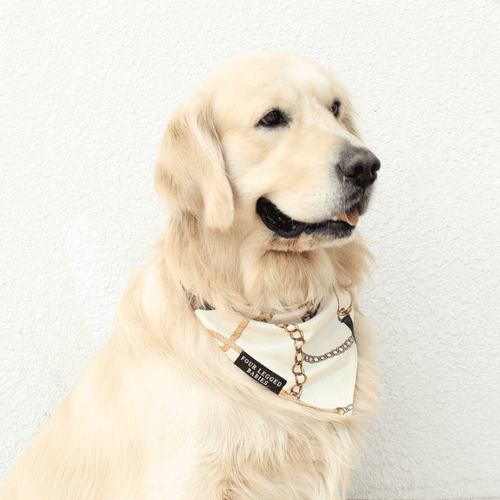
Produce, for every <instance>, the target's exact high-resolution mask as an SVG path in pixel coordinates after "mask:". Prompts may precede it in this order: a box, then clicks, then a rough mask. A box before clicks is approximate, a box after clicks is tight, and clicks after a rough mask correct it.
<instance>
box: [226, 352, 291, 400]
mask: <svg viewBox="0 0 500 500" xmlns="http://www.w3.org/2000/svg"><path fill="white" fill-rule="evenodd" d="M234 364H235V365H236V366H237V367H238V368H241V369H242V370H243V371H244V372H245V373H246V374H247V375H249V376H250V377H252V378H253V379H254V380H256V381H257V382H259V384H262V385H263V386H264V387H267V388H268V389H269V390H270V391H273V392H274V393H275V394H279V393H280V391H281V389H284V387H285V384H286V380H285V379H284V378H283V377H280V376H279V375H277V374H276V373H274V372H273V371H271V370H270V369H269V368H266V367H265V366H264V365H263V364H261V363H259V362H258V361H257V360H256V359H254V358H252V356H250V355H248V354H247V353H246V352H245V351H243V352H242V353H241V354H240V355H239V357H238V359H237V360H236V361H235V362H234Z"/></svg>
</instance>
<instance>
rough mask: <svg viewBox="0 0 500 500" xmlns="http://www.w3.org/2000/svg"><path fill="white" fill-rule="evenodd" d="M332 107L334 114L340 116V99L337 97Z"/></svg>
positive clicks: (336, 116)
mask: <svg viewBox="0 0 500 500" xmlns="http://www.w3.org/2000/svg"><path fill="white" fill-rule="evenodd" d="M330 109H331V110H332V113H333V116H335V118H338V117H339V113H340V101H339V100H338V99H335V101H333V104H332V107H331V108H330Z"/></svg>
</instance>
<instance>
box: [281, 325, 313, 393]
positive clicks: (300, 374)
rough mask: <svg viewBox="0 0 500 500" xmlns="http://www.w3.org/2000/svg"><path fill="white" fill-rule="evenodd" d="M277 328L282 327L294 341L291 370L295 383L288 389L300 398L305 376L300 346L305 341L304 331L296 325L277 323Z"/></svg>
mask: <svg viewBox="0 0 500 500" xmlns="http://www.w3.org/2000/svg"><path fill="white" fill-rule="evenodd" d="M277 326H278V327H279V328H283V330H285V332H287V333H288V334H289V335H290V338H291V339H292V340H293V342H294V346H295V364H294V365H293V368H292V372H293V374H294V376H295V385H294V386H293V387H292V388H291V389H290V394H291V395H292V396H294V397H296V398H297V399H300V395H301V394H302V386H303V385H304V384H305V383H306V380H307V376H306V374H305V373H304V367H303V366H302V363H303V362H304V353H303V352H302V347H303V346H304V344H305V343H306V339H305V338H304V332H303V331H302V330H301V329H300V328H299V327H298V326H297V325H277Z"/></svg>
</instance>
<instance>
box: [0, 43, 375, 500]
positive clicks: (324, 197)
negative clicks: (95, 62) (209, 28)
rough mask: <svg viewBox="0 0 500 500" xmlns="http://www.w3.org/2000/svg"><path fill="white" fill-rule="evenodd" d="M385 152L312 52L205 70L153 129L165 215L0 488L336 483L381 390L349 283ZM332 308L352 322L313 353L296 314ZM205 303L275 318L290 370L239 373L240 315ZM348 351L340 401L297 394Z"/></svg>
mask: <svg viewBox="0 0 500 500" xmlns="http://www.w3.org/2000/svg"><path fill="white" fill-rule="evenodd" d="M379 167H380V162H379V160H378V159H377V158H376V157H375V155H374V154H373V153H371V152H370V151H369V150H368V149H367V148H366V147H365V145H364V143H363V140H362V138H361V136H360V133H359V131H358V129H357V128H356V125H355V112H354V110H353V106H352V104H351V100H350V97H349V95H348V93H347V92H346V90H345V89H344V87H343V86H342V85H341V84H340V83H339V82H338V81H337V80H336V78H334V76H333V75H332V74H331V73H330V72H328V71H326V70H325V69H322V68H321V67H319V66H317V65H316V64H314V63H312V62H310V61H308V60H307V59H305V58H303V57H300V56H297V55H294V54H291V53H288V52H283V51H271V52H263V53H255V54H249V55H245V56H241V57H237V58H235V59H233V60H230V61H228V62H227V63H225V64H223V65H222V66H221V67H219V68H218V69H216V70H215V71H214V72H213V73H211V74H210V75H209V76H207V77H206V78H205V79H203V80H202V81H201V82H200V83H199V84H198V85H197V86H196V88H195V89H194V90H193V91H192V92H191V93H190V94H189V95H188V97H187V98H186V99H185V101H184V102H183V103H182V104H181V105H180V106H179V107H178V108H177V109H176V110H175V112H174V114H173V116H172V118H171V120H170V122H169V124H168V126H167V129H166V132H165V135H164V138H163V141H162V146H161V152H160V156H159V160H158V163H157V165H156V168H155V172H154V180H155V185H156V189H157V191H158V193H159V194H160V195H161V196H162V197H164V198H165V200H166V202H167V204H168V208H169V212H170V222H169V226H168V229H167V231H166V233H165V235H164V237H163V238H162V239H161V241H160V243H159V245H158V247H157V251H156V255H155V256H154V258H153V259H152V261H151V262H150V263H149V264H148V265H147V266H146V267H145V269H143V270H142V271H141V272H140V273H139V275H138V276H137V277H136V278H135V279H134V280H133V281H132V283H131V284H130V286H129V287H128V289H127V291H126V292H125V295H124V297H123V299H122V301H121V304H120V308H119V313H118V319H117V324H116V327H115V330H114V332H113V334H112V336H111V337H110V339H109V342H108V343H107V345H106V346H105V348H104V350H103V351H102V352H101V353H100V354H99V356H98V357H97V359H96V360H95V361H94V362H93V364H92V365H91V366H90V367H89V368H88V370H87V371H86V372H85V374H84V375H83V376H82V377H81V379H80V380H79V382H78V384H77V385H76V387H75V388H74V389H73V391H72V392H71V393H70V394H69V395H68V396H67V397H66V399H65V400H64V402H63V403H62V404H61V406H60V407H59V408H58V409H57V411H56V412H55V414H54V415H53V416H52V418H51V419H50V420H49V421H48V422H47V423H46V424H45V425H44V427H43V428H42V430H41V431H40V433H39V434H38V436H37V437H36V439H35V440H34V442H33V443H32V445H31V446H30V447H29V448H28V450H27V451H26V452H25V453H24V455H23V456H22V457H21V459H20V460H19V461H18V463H17V464H15V466H14V468H13V470H12V471H11V473H10V475H9V476H8V478H7V481H6V483H5V484H4V486H3V489H2V490H1V493H0V499H1V500H63V499H64V500H66V499H67V500H84V499H85V500H97V499H99V500H112V499H113V500H118V499H119V500H160V499H161V500H167V499H168V500H177V499H179V500H180V499H183V500H184V499H189V500H195V499H200V500H244V499H245V500H250V499H251V500H259V499H262V500H278V499H283V500H284V499H287V500H291V499H296V500H299V499H300V500H306V499H307V500H326V499H334V498H342V497H345V494H346V491H347V488H348V486H349V482H350V479H349V478H350V470H351V468H352V467H353V466H354V465H355V464H356V463H357V462H358V460H359V448H360V445H361V444H362V442H363V440H364V439H365V434H366V428H367V422H368V420H369V418H370V416H371V415H373V414H374V411H375V410H376V409H377V408H378V407H379V400H378V397H377V386H378V383H377V363H376V359H375V350H374V334H373V331H372V329H371V327H370V324H369V322H368V320H367V319H366V318H365V317H364V316H363V315H362V313H361V311H360V309H359V303H358V300H357V297H358V295H359V289H360V287H361V285H362V283H363V280H364V278H365V277H366V275H367V273H368V269H369V263H370V259H371V255H370V253H369V251H368V250H367V248H366V246H365V244H364V242H363V240H362V239H361V236H360V235H359V232H358V230H357V228H356V224H357V220H358V216H362V215H363V214H364V213H365V211H366V210H367V206H368V203H369V199H370V196H371V194H372V190H373V186H374V181H375V179H376V177H377V170H378V169H379ZM347 292H348V293H347ZM349 302H351V303H349ZM331 304H333V306H332V305H331ZM328 307H329V308H330V309H328V310H332V311H334V312H335V315H334V316H332V317H331V318H333V319H331V318H330V316H329V317H328V318H329V319H328V321H327V323H328V324H329V325H334V327H335V328H344V329H345V328H346V326H345V325H346V324H347V323H343V324H341V321H340V320H345V319H346V318H347V316H349V317H350V318H352V319H353V322H354V334H352V339H351V340H350V343H349V342H348V340H345V342H344V343H343V344H342V346H339V345H338V343H337V344H336V343H335V342H336V341H335V339H333V341H332V339H329V340H328V339H326V340H325V341H329V342H330V344H329V345H330V346H331V347H334V348H335V349H332V350H331V351H329V352H328V353H327V354H325V355H324V356H321V353H320V352H319V351H317V352H316V355H318V356H319V358H321V359H319V358H318V359H316V361H320V362H318V363H313V361H315V360H314V359H313V358H314V356H315V354H314V353H313V354H311V353H309V354H307V352H309V351H310V350H311V347H308V349H309V351H307V350H306V347H307V346H311V345H312V344H307V343H306V342H307V341H308V338H306V337H307V335H306V334H303V331H305V329H306V328H307V325H308V324H314V321H315V318H316V317H318V318H324V317H325V314H326V312H325V311H326V310H327V308H328ZM332 307H333V309H332ZM351 309H352V311H351ZM195 311H196V312H195ZM349 312H350V315H349ZM203 314H205V316H206V317H208V314H214V315H216V321H219V324H220V325H223V324H224V321H226V319H225V318H232V319H233V320H235V318H236V319H237V318H240V319H241V320H244V321H243V322H242V323H241V324H240V325H239V327H238V328H240V330H241V329H243V328H245V325H250V326H248V328H249V331H251V325H254V326H255V328H256V331H257V330H258V329H259V328H261V329H262V328H267V329H268V330H265V331H266V332H268V333H267V337H266V340H265V342H264V343H266V342H268V343H269V346H271V347H270V348H269V349H268V351H269V352H268V354H269V355H270V356H271V357H272V356H277V357H280V356H281V355H282V354H283V352H285V351H286V349H292V351H291V352H292V354H291V358H290V359H289V360H287V359H285V361H284V363H285V364H288V365H287V366H288V367H289V368H287V373H281V377H280V374H279V373H275V372H274V371H273V370H269V372H268V373H267V372H266V371H265V369H266V368H265V366H264V371H259V370H260V368H261V367H260V368H259V365H258V364H254V363H253V361H251V365H249V366H251V368H248V367H247V368H248V369H247V373H245V371H244V370H243V369H240V368H241V367H239V365H237V364H236V363H235V362H234V361H235V360H234V352H236V351H235V349H240V351H237V352H243V353H245V351H244V349H243V348H238V346H237V338H236V337H238V335H236V332H235V334H234V335H233V336H231V335H232V333H233V332H232V331H218V332H217V331H213V330H211V329H210V328H208V327H206V326H205V324H204V323H202V320H201V318H202V316H203ZM213 317H215V316H213ZM337 318H338V319H337ZM228 321H229V320H228ZM321 321H323V320H321ZM238 322H239V320H238ZM309 322H311V323H309ZM228 324H229V323H228ZM325 324H326V323H325ZM294 325H295V326H294ZM335 325H336V326H335ZM221 328H222V326H221ZM252 328H253V327H252ZM258 331H260V330H258ZM339 331H340V330H339ZM342 331H344V330H342ZM269 332H271V334H269ZM273 332H274V333H273ZM294 332H295V333H294ZM345 332H347V334H350V333H349V332H348V331H347V330H345V331H344V333H343V335H344V334H345ZM240 333H241V332H240ZM278 333H280V334H281V337H280V336H279V335H278ZM217 334H219V338H218V340H217V338H215V336H216V335H217ZM273 335H275V336H273ZM283 335H284V336H283ZM294 335H296V336H295V337H294ZM335 335H336V334H335ZM230 336H231V337H230ZM354 337H355V342H354V343H353V340H354ZM243 338H244V335H243V337H242V338H241V340H243ZM256 338H257V337H256ZM278 338H279V339H280V340H279V342H282V345H283V346H284V347H283V352H282V351H281V350H280V349H281V348H279V349H274V351H273V349H272V347H273V346H274V347H275V346H276V345H278V344H273V342H274V340H275V339H278ZM345 338H347V337H345ZM301 339H302V340H301ZM254 341H255V343H256V344H255V345H256V349H257V351H258V350H259V349H261V348H262V346H261V345H260V344H258V341H257V340H255V339H254ZM276 342H278V340H276ZM331 342H333V344H332V343H331ZM325 345H326V344H325ZM269 346H268V347H269ZM264 347H265V346H264ZM302 348H303V350H302ZM264 350H265V349H264ZM231 352H233V359H231V357H230V356H228V355H229V354H230V353H231ZM286 352H289V350H288V351H286ZM294 353H295V356H294ZM332 353H333V354H332ZM306 355H307V356H309V357H308V358H307V356H306ZM348 356H350V357H348ZM240 358H241V354H240ZM305 358H307V359H309V361H310V363H309V364H307V363H306V360H305ZM327 358H329V359H328V360H327ZM248 359H250V360H253V359H254V358H253V357H249V358H247V359H246V361H245V362H247V363H248V362H250V361H248ZM280 359H281V358H280ZM347 359H350V360H351V364H350V366H351V369H352V367H353V366H354V372H352V373H354V378H352V376H351V378H350V380H352V391H353V393H354V396H353V398H354V399H353V400H352V405H350V404H349V405H347V404H345V406H344V403H342V404H341V406H339V407H336V408H332V407H328V404H325V407H324V408H320V407H317V405H316V404H311V403H310V402H309V403H308V402H307V401H305V400H303V398H302V399H301V391H302V389H304V390H305V392H304V394H308V393H307V391H308V390H309V389H308V383H309V382H310V380H312V379H311V375H310V374H311V373H313V368H314V369H316V368H315V367H322V366H323V367H324V366H327V364H328V363H323V361H324V360H327V361H328V362H333V360H335V362H336V363H338V362H340V361H339V360H347ZM352 360H354V365H353V364H352ZM356 360H357V361H356ZM270 362H271V363H272V361H270ZM342 362H343V361H342ZM328 366H330V365H328ZM332 366H333V365H332ZM251 369H252V370H253V369H255V370H256V371H259V373H260V375H259V376H256V375H255V373H254V372H252V373H253V375H250V376H249V374H250V370H251ZM342 370H343V368H339V369H338V370H337V369H336V370H334V371H333V372H331V375H332V376H333V377H334V378H335V377H336V376H337V375H339V374H340V375H339V376H343V375H342V373H343V372H342ZM334 372H335V373H334ZM273 374H274V375H276V376H274V375H273ZM261 375H262V376H261ZM308 375H309V376H310V380H308V379H307V376H308ZM312 378H314V377H312ZM348 378H349V377H348ZM276 380H278V381H279V380H282V381H284V382H283V383H286V384H287V385H286V386H283V384H282V383H281V382H276ZM325 380H326V379H322V378H321V376H320V377H319V378H318V377H317V380H316V382H315V383H316V384H319V385H316V389H315V391H316V396H318V395H319V396H318V397H319V398H320V399H319V400H320V401H322V400H323V399H324V398H326V399H328V398H330V399H331V400H332V401H333V400H334V399H335V398H336V397H337V395H336V394H337V393H336V390H337V392H339V394H340V389H339V388H338V387H340V385H339V386H338V387H337V386H336V384H337V382H335V383H333V384H331V385H325V384H326V382H325ZM332 380H333V379H332ZM335 380H337V379H335ZM348 382H349V381H348V380H347V382H345V383H346V384H347V386H348V385H349V384H348ZM269 383H271V384H272V383H275V384H278V386H279V387H278V390H268V389H269V387H266V385H267V384H269ZM340 383H341V384H342V383H344V382H342V381H341V382H340ZM280 384H281V386H280ZM311 384H312V382H311ZM354 384H355V385H354ZM347 386H346V387H347ZM280 387H281V388H280ZM283 387H284V388H283ZM311 387H312V385H311ZM336 387H337V389H336ZM318 388H319V389H318ZM318 391H319V392H318ZM352 391H351V392H352ZM313 392H314V391H313ZM348 392H349V390H347V392H346V394H347V393H348ZM311 394H312V392H311ZM280 396H283V397H280ZM339 397H340V396H339ZM322 398H323V399H322ZM332 398H333V399H332ZM346 398H347V399H345V401H349V395H347V396H346ZM309 401H312V399H309ZM339 401H340V399H339ZM331 404H333V405H335V404H336V403H335V402H333V403H331ZM330 406H331V405H330Z"/></svg>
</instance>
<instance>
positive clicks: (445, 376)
mask: <svg viewBox="0 0 500 500" xmlns="http://www.w3.org/2000/svg"><path fill="white" fill-rule="evenodd" d="M499 25H500V3H499V2H496V1H487V0H485V1H481V2H471V1H470V0H468V1H467V0H457V1H455V2H450V1H442V0H437V1H436V0H422V1H420V2H402V1H397V0H386V1H371V2H368V1H362V0H352V1H348V0H335V1H327V0H307V1H296V0H294V1H289V0H284V1H280V2H274V1H271V0H252V1H246V2H219V1H215V0H210V1H208V0H207V1H199V2H197V1H193V0H188V1H184V2H172V1H170V0H167V1H165V0H151V1H137V0H127V1H116V0H109V1H108V0H102V1H98V0H86V1H83V0H80V1H71V0H52V1H51V0H46V1H43V0H40V1H14V2H12V1H5V0H4V1H1V2H0V47H1V50H0V165H1V166H0V168H1V170H0V186H1V197H0V198H1V199H0V220H1V225H0V231H1V233H0V286H1V291H0V294H1V297H0V304H1V305H0V481H2V480H3V479H4V477H5V475H6V473H7V471H8V470H9V469H10V467H11V466H12V464H13V463H14V461H15V460H16V458H17V457H18V456H19V455H20V454H21V452H22V451H23V450H24V449H25V448H26V447H27V445H28V444H29V443H30V441H31V440H32V439H33V437H34V436H35V434H36V432H37V429H38V428H39V426H40V425H41V424H42V423H43V422H45V421H46V420H47V419H48V417H49V416H50V414H51V413H52V412H53V411H54V410H55V408H56V407H57V406H58V405H59V403H60V401H61V400H62V398H63V397H64V396H65V395H66V394H67V393H68V392H69V391H70V390H71V388H72V387H73V386H74V384H75V383H76V381H77V380H78V378H79V377H80V375H81V374H82V373H83V372H84V370H85V368H86V367H87V366H88V365H89V364H90V362H91V361H92V360H93V359H94V357H95V356H96V354H97V353H98V352H99V350H100V349H101V348H102V347H103V345H104V344H105V342H106V340H107V338H108V337H109V335H110V333H111V331H112V329H113V325H114V321H115V317H116V313H117V308H118V302H119V300H120V297H121V295H122V294H123V292H124V290H125V287H126V286H127V283H128V282H129V281H130V279H131V277H132V276H133V275H134V274H135V273H136V272H137V271H138V270H139V269H140V268H141V267H142V266H143V265H144V264H145V262H146V261H147V260H148V259H149V258H150V256H151V255H152V252H153V251H152V247H153V245H154V244H155V241H156V240H157V238H158V236H159V234H160V232H161V230H162V229H163V228H164V227H165V224H166V220H167V214H166V213H165V212H164V210H163V208H162V206H161V203H160V201H159V200H158V199H157V197H156V194H155V192H154V188H153V180H152V172H153V168H154V164H155V161H156V157H157V154H158V151H159V144H160V138H161V135H162V133H163V130H164V128H165V125H166V124H167V122H168V119H169V116H170V115H171V113H172V111H173V109H174V108H175V106H176V105H177V104H178V103H180V102H181V100H182V99H183V98H184V97H185V95H186V94H187V93H188V92H189V90H190V89H191V88H192V87H193V85H194V84H195V83H196V82H197V81H198V80H199V79H200V78H201V77H203V76H204V75H205V74H207V73H208V72H209V71H210V70H211V69H213V68H214V67H215V66H217V65H218V64H220V63H221V62H223V61H225V60H226V59H228V58H229V57H232V56H235V55H238V54H241V53H245V52H251V51H260V50H268V49H277V48H279V49H286V50H290V51H293V52H297V53H299V54H302V55H304V56H306V57H309V58H310V59H313V60H314V61H316V62H318V63H320V64H321V65H324V66H326V67H328V68H330V69H332V70H334V71H336V72H337V74H338V75H339V76H340V77H341V78H342V79H343V81H345V82H346V84H347V85H348V87H349V88H350V89H351V90H352V93H353V94H354V96H355V99H356V102H357V108H358V111H359V114H360V116H361V118H362V123H361V128H362V130H363V133H364V137H365V140H366V142H367V144H368V146H369V147H370V148H371V149H372V150H373V151H374V152H375V154H377V156H378V157H379V158H380V159H381V161H382V169H381V171H380V176H379V182H378V190H377V195H376V197H375V200H374V202H373V204H372V209H371V211H370V212H369V213H368V214H367V215H366V217H364V218H362V220H361V222H360V223H359V227H360V230H361V232H362V233H363V235H364V237H365V239H366V240H367V242H368V245H369V247H370V248H371V250H372V251H373V253H374V255H375V257H376V260H377V264H378V267H377V268H376V269H374V278H373V282H372V283H370V284H369V285H368V286H367V288H366V293H365V295H364V298H363V306H364V310H365V312H366V313H367V314H369V315H371V316H372V317H373V318H374V319H375V320H376V322H377V324H378V329H379V331H380V336H379V338H378V346H377V351H378V356H379V359H380V366H381V370H382V382H383V385H384V388H385V395H384V398H385V411H384V412H383V413H382V414H381V415H380V416H379V417H377V418H376V420H375V421H374V422H373V425H372V430H371V438H370V440H369V441H368V444H367V446H366V449H365V451H364V460H363V463H362V467H361V469H360V470H358V471H356V472H355V473H354V476H353V486H352V489H351V491H350V493H349V498H350V499H360V500H361V499H364V500H375V499H388V500H402V499H411V500H418V499H431V500H432V499H461V498H474V499H485V498H500V479H499V472H500V452H499V449H500V432H499V428H500V421H499V420H500V419H499V415H500V400H499V396H498V383H499V373H500V363H499V358H500V356H499V354H500V338H499V337H500V335H499V330H500V327H499V323H500V311H499V309H500V307H499V299H500V293H499V292H500V290H499V278H500V273H499V268H500V251H499V244H500V236H499V227H500V224H499V207H498V205H499V199H500V161H499V158H500V154H499V151H500V134H499V130H500V118H499V111H500V91H499V75H500V60H499V59H500V27H499Z"/></svg>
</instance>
